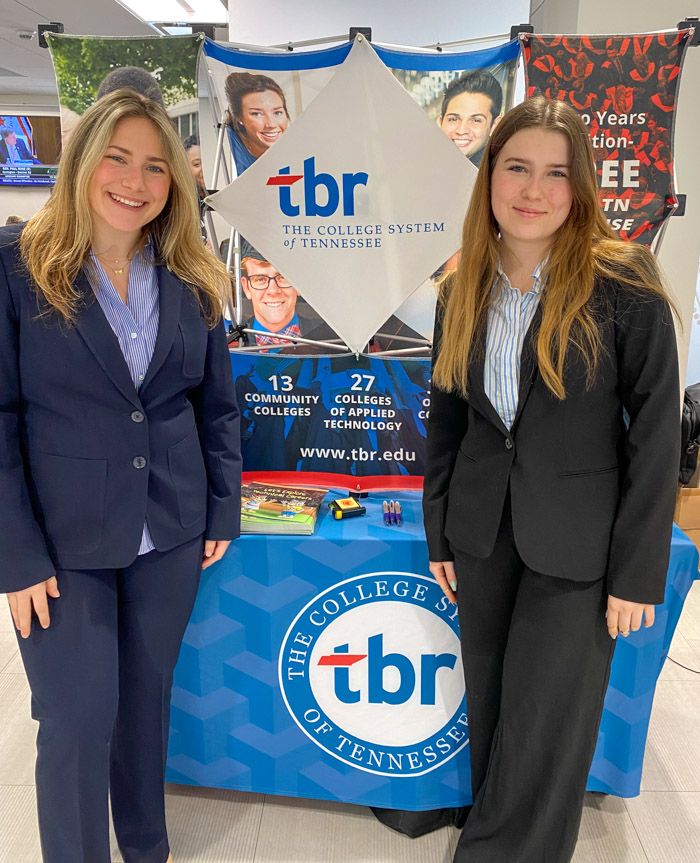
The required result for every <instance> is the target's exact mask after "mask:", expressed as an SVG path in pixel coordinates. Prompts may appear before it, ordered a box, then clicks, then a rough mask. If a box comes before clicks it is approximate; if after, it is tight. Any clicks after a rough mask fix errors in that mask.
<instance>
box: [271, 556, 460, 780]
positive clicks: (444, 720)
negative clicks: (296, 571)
mask: <svg viewBox="0 0 700 863" xmlns="http://www.w3.org/2000/svg"><path fill="white" fill-rule="evenodd" d="M279 677H280V686H281V690H282V695H283V697H284V700H285V702H286V704H287V707H288V709H289V712H290V713H291V714H292V717H293V718H294V720H295V722H296V723H297V725H298V726H299V727H300V728H301V730H302V731H303V732H304V733H305V734H306V735H307V736H308V737H310V738H311V740H313V742H314V743H315V744H316V745H318V746H320V747H321V748H322V749H325V750H326V752H328V753H330V754H331V755H333V756H334V757H335V758H338V759H340V760H341V761H344V762H345V763H346V764H351V765H352V766H353V767H357V768H359V769H361V770H367V771H369V772H370V773H378V774H380V775H382V776H402V775H403V776H418V775H421V774H423V773H427V772H429V771H431V770H435V769H436V768H437V767H440V766H441V765H442V764H444V763H445V761H447V760H449V759H450V758H452V756H454V755H455V754H456V753H457V752H459V751H460V750H461V749H462V748H463V747H464V746H465V745H466V744H467V742H468V740H469V734H468V729H467V717H466V708H465V698H464V682H463V677H462V663H461V659H460V651H459V634H458V626H457V612H456V609H455V608H454V607H453V606H451V605H450V604H449V603H448V601H447V599H446V598H445V597H444V596H443V594H442V591H441V590H440V588H439V587H438V585H437V583H436V582H435V581H434V580H433V579H432V578H426V577H425V576H420V575H413V574H411V573H405V572H375V573H370V574H368V575H361V576H358V577H356V578H350V579H348V580H347V581H343V582H340V583H339V584H336V585H334V586H333V587H331V588H329V589H328V590H326V591H324V592H323V593H321V594H320V595H319V596H317V597H315V598H314V599H313V600H312V601H311V602H310V603H309V604H308V605H307V606H306V607H305V608H304V609H303V610H302V611H301V612H300V613H299V614H298V615H297V617H296V618H295V620H294V621H293V623H292V625H291V626H290V627H289V629H288V630H287V634H286V635H285V638H284V641H283V644H282V650H281V653H280V662H279Z"/></svg>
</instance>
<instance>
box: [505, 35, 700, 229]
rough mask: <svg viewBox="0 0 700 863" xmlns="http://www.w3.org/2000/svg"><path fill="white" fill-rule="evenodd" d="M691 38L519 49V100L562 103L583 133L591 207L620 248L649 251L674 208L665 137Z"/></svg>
mask: <svg viewBox="0 0 700 863" xmlns="http://www.w3.org/2000/svg"><path fill="white" fill-rule="evenodd" d="M692 34H693V30H680V31H679V30H669V31H665V32H660V33H645V34H642V35H638V36H631V35H630V36H535V35H533V34H530V33H525V34H522V35H521V36H520V38H521V40H522V42H523V54H524V61H525V79H526V85H527V95H528V96H534V95H536V94H544V95H545V96H546V97H547V98H548V99H559V100H562V101H565V102H568V103H569V104H570V105H572V107H574V108H575V109H576V110H577V111H578V113H579V114H580V115H581V117H582V119H583V121H584V122H585V123H586V125H587V126H588V128H589V130H590V135H591V141H592V143H593V152H594V154H595V158H596V162H597V166H598V186H599V189H600V192H599V199H600V205H601V207H602V208H603V210H604V212H605V215H606V217H607V219H608V222H609V223H610V224H611V225H612V227H613V228H614V229H615V230H616V231H617V232H618V233H619V235H620V237H622V238H623V239H625V240H634V241H635V242H638V243H643V244H644V245H647V246H651V245H652V244H653V243H654V241H655V240H656V239H657V238H658V240H659V241H660V237H661V234H660V231H661V228H662V226H663V225H664V223H665V221H666V219H667V218H668V217H669V216H670V215H671V214H672V213H673V211H674V209H675V208H676V207H677V206H678V201H677V199H676V192H675V178H674V171H673V132H674V121H675V111H676V102H677V94H678V85H679V83H680V73H681V69H682V66H683V58H684V55H685V50H686V48H687V46H688V42H689V40H690V38H691V37H692Z"/></svg>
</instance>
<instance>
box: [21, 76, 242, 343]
mask: <svg viewBox="0 0 700 863" xmlns="http://www.w3.org/2000/svg"><path fill="white" fill-rule="evenodd" d="M127 117H138V118H144V119H146V120H150V121H151V122H152V123H153V125H154V126H155V127H156V128H157V129H158V131H159V133H160V138H161V142H162V145H163V152H164V154H165V159H166V161H167V163H168V166H169V168H170V174H171V178H172V179H171V186H170V195H169V197H168V201H167V203H166V205H165V207H164V208H163V210H162V211H161V212H160V214H159V215H158V216H156V218H155V219H153V220H152V221H151V222H150V223H149V224H147V225H145V226H144V227H143V229H142V231H143V236H144V239H145V237H146V235H147V234H149V235H150V237H151V240H152V242H153V246H154V248H155V252H156V261H157V262H158V263H162V264H164V265H165V266H167V267H168V268H169V269H170V270H171V271H172V272H173V273H174V274H175V275H176V276H177V277H178V278H180V279H181V280H182V281H183V282H186V283H187V284H188V285H189V286H190V287H191V289H192V291H193V292H194V294H195V295H196V297H197V299H198V300H199V302H200V305H201V307H202V310H203V313H204V315H205V317H206V319H207V321H208V322H209V324H210V326H213V325H214V324H215V323H216V322H217V321H218V320H219V318H220V317H221V314H222V312H223V308H224V305H225V303H226V301H227V299H228V295H229V293H230V290H231V280H230V277H229V275H228V273H227V272H226V268H225V267H224V265H223V264H222V263H221V261H219V260H217V258H216V257H215V255H213V254H212V253H211V252H210V251H209V250H208V249H206V248H205V246H204V243H203V242H202V235H201V231H200V227H199V209H198V201H197V192H196V188H195V183H194V180H193V178H192V173H191V171H190V168H189V164H188V161H187V156H186V154H185V150H184V148H183V146H182V143H181V141H180V138H179V137H178V134H177V131H176V130H175V127H174V126H173V123H172V121H171V120H170V118H169V117H168V115H167V114H166V112H165V110H164V109H163V108H162V107H161V106H160V105H158V104H156V103H155V102H149V101H144V100H143V99H142V98H141V97H140V96H139V95H138V94H137V93H136V92H135V91H133V90H128V89H121V90H115V91H114V92H113V93H110V94H109V95H107V96H104V97H103V98H102V99H99V100H98V101H97V102H95V104H94V105H91V106H90V107H89V108H88V109H87V111H85V113H84V114H83V115H82V117H81V118H80V120H79V122H78V123H77V125H76V126H75V128H74V130H73V132H72V133H71V136H70V138H69V139H68V141H67V143H66V145H65V146H64V148H63V153H62V154H61V159H60V165H59V169H58V175H57V177H56V185H55V186H54V188H53V192H52V194H51V197H50V198H49V200H48V201H47V203H46V204H45V205H44V207H43V208H42V209H41V210H39V212H38V213H37V214H36V215H35V216H34V217H33V218H31V219H30V220H29V222H28V223H27V225H26V227H25V228H24V230H23V231H22V236H21V240H20V250H21V255H22V260H23V262H24V265H25V267H26V269H27V271H28V273H29V276H30V278H31V280H32V282H33V286H34V288H35V290H36V291H37V293H38V294H39V296H40V298H42V299H43V300H44V302H45V304H46V306H47V311H49V312H51V311H54V312H57V313H58V314H60V315H61V316H62V317H63V319H64V320H65V321H66V322H67V323H73V322H74V320H75V317H76V314H77V311H78V307H79V300H80V294H79V293H78V292H77V291H76V288H75V284H74V283H75V280H76V278H77V276H78V273H79V272H80V269H81V267H82V266H83V265H84V264H85V262H86V261H87V260H88V259H89V256H90V248H91V245H92V229H93V223H92V209H91V207H90V183H91V181H92V178H93V177H94V175H95V172H96V171H97V168H98V166H99V164H100V161H101V159H102V157H103V156H104V154H105V152H106V150H107V147H108V146H109V142H110V141H111V139H112V136H113V134H114V129H115V127H116V125H117V123H118V122H119V121H120V120H123V119H125V118H127Z"/></svg>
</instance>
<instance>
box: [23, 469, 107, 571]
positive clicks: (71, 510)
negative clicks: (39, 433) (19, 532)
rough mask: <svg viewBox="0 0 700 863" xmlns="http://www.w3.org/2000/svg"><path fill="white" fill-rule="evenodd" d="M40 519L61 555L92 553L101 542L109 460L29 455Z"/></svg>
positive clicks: (30, 472)
mask: <svg viewBox="0 0 700 863" xmlns="http://www.w3.org/2000/svg"><path fill="white" fill-rule="evenodd" d="M28 461H29V475H30V478H31V483H32V486H33V490H34V495H35V504H36V505H38V509H39V512H38V513H37V516H38V518H39V521H40V523H41V524H42V527H43V529H44V533H45V535H46V537H47V539H48V540H49V543H50V544H51V545H52V546H53V548H55V550H56V551H57V552H58V553H59V554H91V553H92V552H94V551H96V550H97V549H98V548H99V546H100V543H101V542H102V530H103V524H104V513H105V498H106V494H107V459H91V458H72V457H70V456H63V455H52V454H50V453H43V452H30V453H29V455H28Z"/></svg>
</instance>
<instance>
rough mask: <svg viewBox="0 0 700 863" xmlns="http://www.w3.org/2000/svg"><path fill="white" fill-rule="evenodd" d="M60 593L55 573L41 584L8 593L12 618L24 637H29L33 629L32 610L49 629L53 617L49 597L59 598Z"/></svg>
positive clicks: (43, 627)
mask: <svg viewBox="0 0 700 863" xmlns="http://www.w3.org/2000/svg"><path fill="white" fill-rule="evenodd" d="M60 595H61V594H60V593H59V592H58V582H57V581H56V576H55V575H54V576H52V577H51V578H48V579H47V580H46V581H40V582H39V584H33V585H32V586H31V587H27V588H25V589H24V590H18V591H16V592H15V593H8V594H7V601H8V602H9V603H10V611H11V612H12V619H13V620H14V622H15V626H16V627H17V629H18V630H19V631H20V634H21V635H22V638H29V633H30V632H31V629H32V610H34V611H35V612H36V616H37V617H38V618H39V623H40V624H41V627H42V629H48V627H49V624H50V623H51V617H50V616H49V601H48V599H47V597H48V596H50V597H52V598H54V599H57V598H58V597H59V596H60Z"/></svg>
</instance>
